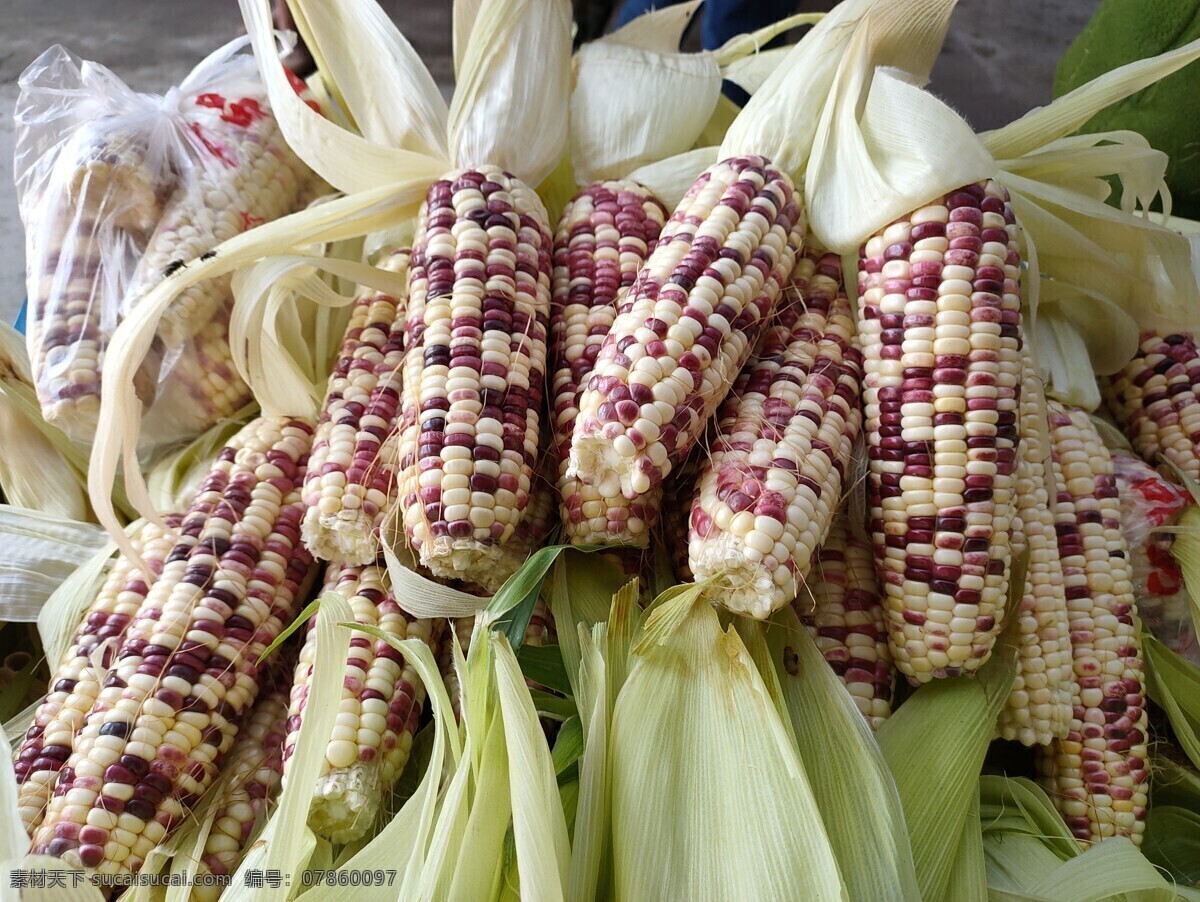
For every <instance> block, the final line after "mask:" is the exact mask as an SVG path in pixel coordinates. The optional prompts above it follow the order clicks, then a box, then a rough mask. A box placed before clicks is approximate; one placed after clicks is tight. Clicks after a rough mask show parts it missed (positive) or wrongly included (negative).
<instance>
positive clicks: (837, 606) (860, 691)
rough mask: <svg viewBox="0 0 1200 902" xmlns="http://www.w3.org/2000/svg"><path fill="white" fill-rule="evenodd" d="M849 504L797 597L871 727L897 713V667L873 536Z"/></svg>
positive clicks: (836, 518)
mask: <svg viewBox="0 0 1200 902" xmlns="http://www.w3.org/2000/svg"><path fill="white" fill-rule="evenodd" d="M861 532H862V530H861V527H856V526H855V525H854V524H853V523H851V522H850V519H849V517H848V515H847V511H846V509H845V508H844V507H843V509H842V510H841V511H839V512H838V513H837V515H836V516H834V518H833V522H832V523H831V524H830V527H829V532H828V533H827V535H826V536H825V540H824V542H822V543H821V547H820V548H818V549H817V552H816V555H815V556H814V560H813V567H812V572H811V574H810V575H809V578H808V583H807V586H808V590H809V591H811V597H809V593H808V592H807V591H804V590H801V595H800V596H799V597H797V598H796V600H795V602H793V604H794V606H795V608H796V613H797V614H798V615H799V616H800V620H801V622H803V623H804V626H805V627H806V628H807V629H808V632H809V635H811V636H812V637H813V640H814V641H815V642H816V643H817V647H818V648H819V649H821V654H823V655H824V656H825V660H826V661H828V662H829V666H830V667H832V668H833V672H834V673H836V674H837V676H838V679H839V680H841V681H842V683H843V684H844V685H845V687H846V689H847V690H848V691H849V693H850V696H851V698H853V699H854V703H855V704H856V705H857V706H858V710H859V711H861V712H862V716H863V717H865V718H866V720H867V723H868V724H870V725H871V729H873V730H877V729H879V727H880V726H882V725H883V722H884V721H885V720H886V719H887V718H888V717H889V716H890V715H891V713H892V691H893V684H894V683H895V675H896V674H895V668H894V667H893V666H892V653H891V651H889V650H888V644H887V626H886V624H885V622H884V616H883V599H882V597H881V595H880V592H879V582H878V581H877V580H876V578H875V560H874V554H873V552H872V551H871V542H870V540H869V539H868V538H867V537H866V535H865V534H861V535H860V533H861Z"/></svg>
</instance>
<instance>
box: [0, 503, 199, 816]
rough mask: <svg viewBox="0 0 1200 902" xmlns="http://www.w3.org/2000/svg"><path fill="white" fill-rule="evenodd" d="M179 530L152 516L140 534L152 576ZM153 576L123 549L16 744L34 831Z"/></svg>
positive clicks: (173, 520)
mask: <svg viewBox="0 0 1200 902" xmlns="http://www.w3.org/2000/svg"><path fill="white" fill-rule="evenodd" d="M181 520H182V518H181V517H179V516H177V515H171V516H168V517H167V518H166V519H165V523H166V525H167V526H168V527H169V528H170V529H177V528H178V527H179V525H180V522H181ZM175 538H176V537H175V536H173V535H172V534H171V533H170V532H168V531H167V530H164V529H163V528H162V527H160V526H158V525H157V524H154V523H147V524H146V525H144V526H143V527H142V528H141V529H139V530H138V532H137V534H136V535H135V536H134V537H133V547H134V548H135V549H136V550H137V552H138V554H139V555H140V556H141V558H142V561H143V562H144V563H145V565H146V567H147V569H148V570H149V571H150V573H151V575H152V576H155V577H157V575H158V574H160V573H161V572H162V568H163V562H164V561H165V560H166V557H167V555H168V554H169V553H170V552H171V549H172V548H173V547H174V545H175ZM152 584H153V583H152V582H151V581H148V580H147V578H146V575H145V573H143V572H142V570H141V569H140V568H139V567H138V566H137V565H136V564H135V563H134V561H133V560H132V559H130V558H127V557H125V556H124V555H122V556H120V557H118V558H117V561H116V563H115V564H113V568H112V570H110V571H109V574H108V576H107V577H106V578H105V580H104V582H103V584H102V585H101V587H100V591H99V592H98V593H97V594H96V598H95V600H94V601H93V602H92V604H91V606H90V607H89V608H88V610H87V613H86V614H85V615H84V618H83V622H82V623H81V624H80V625H79V627H78V629H76V631H75V635H74V637H73V638H72V639H71V644H70V645H69V646H68V648H67V652H66V654H65V655H64V656H63V659H62V661H60V662H59V664H58V666H57V668H56V669H55V671H54V674H53V675H52V676H51V677H50V683H49V687H50V692H49V694H48V695H47V696H46V698H45V699H44V700H43V701H42V703H41V704H40V705H39V706H38V709H37V712H36V713H35V714H34V717H33V724H32V725H31V726H30V727H29V729H28V731H26V733H25V739H24V741H23V742H22V743H21V745H20V746H18V748H17V760H16V764H15V766H14V767H15V770H16V775H17V783H18V784H19V788H18V790H17V807H18V808H19V810H20V812H21V822H22V823H23V824H24V825H25V829H26V831H28V832H32V831H33V829H34V827H36V826H37V825H38V824H39V823H41V820H42V815H43V814H44V813H45V810H46V805H47V803H48V802H49V801H50V795H51V793H53V792H54V786H55V783H56V782H57V780H58V774H59V771H60V770H61V769H62V766H63V765H64V764H66V762H67V759H68V758H69V757H70V756H71V752H72V751H73V750H74V746H75V735H76V734H77V733H78V732H79V729H80V727H81V726H82V725H83V719H84V717H86V716H87V713H88V712H89V711H91V710H92V705H93V704H94V703H95V701H96V696H97V695H98V694H99V692H100V684H101V681H102V680H103V679H104V673H105V671H106V670H107V668H109V667H111V666H112V663H113V659H114V657H115V655H116V653H117V651H118V649H119V648H120V644H121V641H122V640H123V639H124V637H125V631H126V629H128V627H129V624H130V622H131V621H132V620H133V618H134V616H135V615H136V614H137V612H138V609H139V608H140V607H141V605H142V602H143V601H144V600H145V598H146V593H147V592H149V591H150V585H152Z"/></svg>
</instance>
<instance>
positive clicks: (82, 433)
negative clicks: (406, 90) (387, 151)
mask: <svg viewBox="0 0 1200 902" xmlns="http://www.w3.org/2000/svg"><path fill="white" fill-rule="evenodd" d="M247 43H248V39H246V38H240V39H238V40H235V41H233V42H231V43H229V44H227V45H226V46H224V47H222V48H221V49H219V50H218V51H216V52H215V53H213V54H212V55H210V56H209V57H208V58H206V59H205V60H203V61H202V62H201V63H200V64H199V65H198V66H196V68H195V69H193V70H192V72H191V73H190V74H189V75H188V76H187V78H186V79H184V81H183V82H182V83H181V84H179V85H178V86H176V87H173V88H171V89H170V90H169V91H168V92H167V93H166V94H165V95H162V96H159V95H154V94H143V93H138V92H136V91H133V90H131V89H130V88H129V87H128V86H127V85H126V84H125V83H124V82H122V81H121V80H120V79H119V78H118V77H117V76H116V75H114V74H113V73H112V72H110V71H109V70H108V69H106V68H104V67H103V66H100V65H97V64H96V63H91V62H83V63H80V62H79V61H78V60H76V59H75V58H74V57H72V56H71V54H70V53H68V52H67V51H66V50H65V49H64V48H63V47H61V46H54V47H51V48H50V49H49V50H47V51H46V52H45V53H43V54H42V55H41V56H40V57H38V58H37V59H36V60H35V61H34V62H33V63H32V64H31V65H30V66H29V67H28V68H27V69H26V70H25V72H24V73H23V74H22V76H21V78H20V81H19V84H20V89H21V93H20V97H19V99H18V102H17V112H16V123H17V127H16V167H15V168H16V185H17V200H18V204H19V207H20V212H21V219H22V222H23V224H24V226H25V235H26V279H27V288H28V294H29V312H28V331H27V343H28V347H29V355H30V359H31V362H32V365H33V370H34V376H35V380H36V383H37V389H38V398H39V401H40V403H41V406H42V411H43V415H44V416H45V418H46V419H47V420H48V421H49V422H52V423H55V424H56V425H58V426H59V427H61V428H62V429H63V431H64V432H66V433H67V434H68V435H69V436H70V437H71V438H72V439H73V440H74V441H76V442H79V443H81V444H88V443H90V442H91V441H92V438H93V436H94V434H95V429H96V423H97V417H98V414H99V408H100V385H101V378H102V373H103V364H104V354H105V350H106V348H107V346H108V342H109V339H110V338H111V336H112V333H113V331H114V330H115V329H116V327H117V325H118V324H119V323H120V321H121V320H122V319H123V318H124V317H125V316H128V315H129V313H130V311H131V310H133V309H134V308H135V307H136V305H137V303H138V299H139V298H140V297H142V296H144V294H145V293H146V292H147V291H149V290H150V289H152V288H153V287H154V286H155V285H157V284H158V283H159V282H160V281H161V280H162V279H163V278H165V277H166V276H167V275H169V274H170V273H171V272H172V271H174V270H175V269H176V268H178V267H180V266H183V265H186V264H187V263H188V262H189V261H191V260H193V259H195V258H197V257H200V256H202V255H204V254H206V253H209V252H210V251H212V250H213V248H215V247H216V246H217V245H218V244H220V243H221V242H222V241H224V240H227V239H229V238H231V237H233V236H234V235H236V234H238V233H239V232H243V231H245V230H247V229H250V228H253V227H254V226H256V225H259V224H261V223H263V222H267V221H269V220H272V219H276V218H278V217H280V216H283V215H286V214H287V213H290V212H293V211H295V210H297V209H300V208H302V207H303V206H304V205H305V204H306V203H307V202H308V201H309V200H310V199H311V198H312V197H313V196H314V194H316V193H320V192H321V189H322V188H323V185H322V183H320V182H319V180H317V179H316V178H315V176H313V175H312V173H311V172H310V171H309V170H308V169H307V167H305V165H304V164H303V163H302V162H301V161H300V159H299V158H298V157H297V156H296V155H295V154H294V153H293V152H292V151H291V149H290V148H289V147H288V146H287V144H286V142H285V141H284V139H283V136H282V134H281V133H280V130H279V128H278V126H277V124H276V123H275V120H274V118H273V117H272V116H271V112H270V108H269V104H268V101H267V96H266V90H265V89H264V88H263V86H262V83H261V81H260V78H259V73H258V68H257V63H256V62H255V59H254V57H253V56H252V55H251V54H249V53H246V52H244V51H245V49H246V47H247ZM285 50H286V48H285ZM296 84H297V90H298V91H300V90H302V89H303V84H302V83H300V82H298V81H297V82H296ZM231 302H232V294H231V290H230V284H229V277H224V278H218V279H212V280H208V281H206V282H203V283H201V284H199V285H197V286H194V287H193V288H191V289H189V290H188V291H186V292H184V294H183V295H182V296H181V297H180V298H179V299H178V301H176V302H175V303H174V304H172V306H171V308H170V309H169V310H168V312H167V315H166V316H164V318H163V321H162V323H161V325H160V326H159V329H158V334H157V337H156V339H155V341H154V346H153V348H152V351H151V353H150V355H149V356H148V358H147V362H146V364H145V365H144V366H143V367H142V368H141V369H140V370H139V373H138V376H137V378H136V380H135V384H136V388H137V392H138V396H139V398H141V400H142V402H143V404H144V405H145V407H146V408H148V411H147V416H146V421H145V422H146V428H145V429H144V430H143V444H144V445H145V446H147V447H153V446H159V445H162V444H166V443H170V442H174V441H179V440H182V439H187V438H190V437H192V436H195V435H197V434H199V433H200V432H202V431H204V429H206V428H207V427H208V426H210V425H212V424H213V423H214V422H216V421H217V420H220V419H221V418H223V417H225V416H228V415H229V414H232V413H234V412H235V411H236V410H238V409H239V408H241V407H242V406H244V405H245V404H246V403H247V402H248V401H249V400H250V393H249V390H248V389H247V388H246V386H245V384H244V383H243V382H242V380H241V379H240V378H239V377H238V375H237V373H236V371H235V370H234V368H233V364H232V361H231V360H230V357H229V347H228V316H229V309H230V306H231Z"/></svg>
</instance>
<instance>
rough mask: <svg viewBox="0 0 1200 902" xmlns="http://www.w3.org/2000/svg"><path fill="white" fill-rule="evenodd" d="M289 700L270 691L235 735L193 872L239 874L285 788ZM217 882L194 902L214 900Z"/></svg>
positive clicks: (205, 884)
mask: <svg viewBox="0 0 1200 902" xmlns="http://www.w3.org/2000/svg"><path fill="white" fill-rule="evenodd" d="M287 715H288V694H287V692H286V691H285V690H284V689H281V688H277V687H272V688H270V689H269V690H268V691H266V692H264V694H263V695H262V697H261V698H259V700H258V701H257V702H256V703H255V705H254V708H253V709H252V710H251V711H250V714H249V716H248V717H247V718H246V722H245V724H244V725H243V726H242V727H241V729H239V730H238V736H237V741H236V742H235V743H234V745H233V748H232V749H231V750H230V752H229V757H228V759H227V760H226V762H225V764H224V766H223V767H222V775H221V780H220V782H219V783H218V784H217V786H218V793H219V794H218V795H217V796H216V797H215V798H214V799H213V801H212V804H213V805H214V806H215V808H216V810H215V812H214V814H213V822H212V827H211V829H210V831H209V834H208V839H207V840H205V843H204V854H203V855H202V856H201V858H200V862H199V866H198V868H197V871H198V873H199V874H201V875H206V874H215V875H217V876H219V877H227V876H229V875H232V874H233V873H235V872H236V871H237V868H238V865H239V864H240V863H241V860H242V857H243V856H244V855H245V854H246V852H247V851H248V850H249V847H250V842H251V840H252V839H253V837H254V835H255V834H256V833H257V832H258V830H259V828H260V827H261V826H262V824H263V823H264V822H265V821H266V818H267V807H268V806H269V805H271V803H272V802H273V801H274V800H275V796H276V794H277V793H278V792H279V787H280V785H281V784H282V782H283V738H284V736H285V734H286V732H287ZM223 888H224V887H223V886H222V885H221V884H220V883H219V882H218V881H212V882H209V881H206V880H203V879H202V880H198V881H197V882H196V884H195V886H194V887H193V889H192V894H193V896H194V897H195V898H196V899H197V902H212V900H215V899H218V898H219V897H220V895H221V891H222V889H223Z"/></svg>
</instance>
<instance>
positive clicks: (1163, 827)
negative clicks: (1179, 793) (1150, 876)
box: [1142, 805, 1200, 886]
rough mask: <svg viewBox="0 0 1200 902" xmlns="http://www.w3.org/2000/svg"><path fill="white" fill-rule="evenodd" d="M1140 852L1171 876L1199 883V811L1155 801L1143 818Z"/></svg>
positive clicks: (1189, 883)
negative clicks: (1144, 822) (1144, 825)
mask: <svg viewBox="0 0 1200 902" xmlns="http://www.w3.org/2000/svg"><path fill="white" fill-rule="evenodd" d="M1142 854H1143V855H1145V856H1146V857H1147V858H1148V859H1150V861H1152V862H1154V864H1156V865H1158V866H1159V867H1160V868H1162V869H1163V870H1165V871H1166V872H1167V873H1168V874H1170V875H1171V879H1173V880H1176V881H1178V882H1180V883H1182V884H1184V885H1192V886H1200V811H1195V810H1189V809H1187V808H1179V807H1177V806H1175V805H1155V806H1154V807H1153V808H1151V809H1150V814H1149V816H1148V817H1147V819H1146V833H1145V835H1144V836H1143V837H1142Z"/></svg>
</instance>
